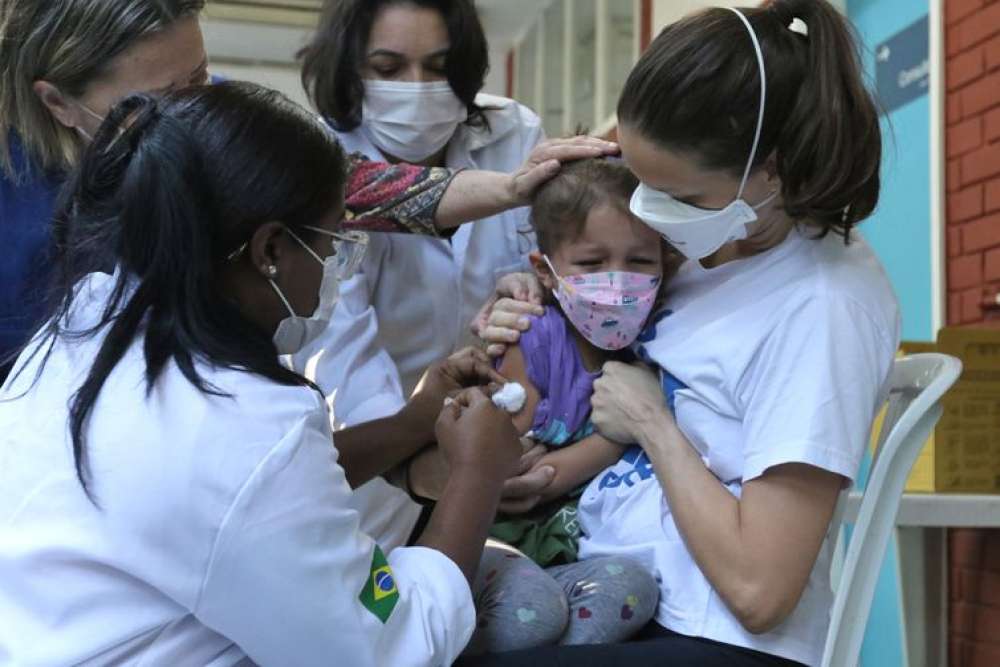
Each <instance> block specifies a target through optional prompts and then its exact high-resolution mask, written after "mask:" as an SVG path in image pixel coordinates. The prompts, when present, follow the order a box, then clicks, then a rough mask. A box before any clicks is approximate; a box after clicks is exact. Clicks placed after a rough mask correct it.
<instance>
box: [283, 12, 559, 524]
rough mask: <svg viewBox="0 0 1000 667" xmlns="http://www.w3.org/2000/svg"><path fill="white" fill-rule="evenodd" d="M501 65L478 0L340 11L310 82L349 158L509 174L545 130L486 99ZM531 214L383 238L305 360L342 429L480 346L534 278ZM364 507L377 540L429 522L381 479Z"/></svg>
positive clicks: (312, 52) (323, 32) (314, 53)
mask: <svg viewBox="0 0 1000 667" xmlns="http://www.w3.org/2000/svg"><path fill="white" fill-rule="evenodd" d="M442 7H446V9H445V10H442V9H441V8H442ZM488 66H489V63H488V53H487V44H486V38H485V36H484V34H483V30H482V26H481V25H480V23H479V19H478V17H477V15H476V10H475V8H474V6H473V4H472V2H471V0H458V1H456V2H451V3H429V2H428V3H422V2H416V3H410V2H406V3H400V2H391V1H390V2H386V1H384V0H337V1H336V2H328V3H327V7H326V11H325V14H324V16H323V19H322V22H321V26H320V29H319V30H318V31H317V34H316V37H315V39H314V41H313V43H312V44H311V45H310V47H309V48H308V49H307V55H306V58H305V62H304V76H303V79H304V81H305V82H306V85H307V88H308V89H309V92H310V94H311V97H312V99H313V102H314V104H315V105H316V107H317V108H318V110H319V111H320V113H321V114H322V115H323V116H324V118H326V119H327V121H328V122H329V123H330V125H331V126H332V127H333V128H334V130H335V132H336V135H337V137H338V138H339V139H340V141H341V143H342V145H343V146H344V147H345V148H346V149H347V150H348V151H349V152H359V153H361V154H364V155H366V156H368V157H369V158H372V159H376V160H388V161H389V162H398V161H405V162H411V163H415V164H425V165H433V166H447V167H451V168H456V169H463V168H475V169H490V170H496V171H510V170H512V169H515V168H516V167H517V166H518V165H520V164H521V163H522V162H524V160H525V159H526V157H527V156H528V154H529V153H530V152H531V150H532V148H534V147H535V145H536V144H538V143H539V142H540V141H541V140H542V138H543V132H542V129H541V123H540V121H539V118H538V116H537V115H535V113H534V112H532V111H531V110H529V109H528V108H527V107H525V106H523V105H521V104H518V103H517V102H515V101H514V100H511V99H507V98H503V97H496V96H493V95H485V94H482V93H479V91H480V89H481V88H482V86H483V80H484V76H485V74H486V71H487V69H488ZM527 215H528V209H527V208H520V209H514V210H509V211H505V212H503V213H500V214H499V215H496V216H491V217H488V218H485V219H482V220H480V221H478V222H475V223H473V224H470V225H465V226H463V227H462V228H461V229H459V230H458V231H457V232H456V233H455V234H454V235H453V236H451V237H450V238H448V239H428V238H423V237H421V238H417V237H408V236H400V235H396V234H392V235H380V236H379V237H377V238H373V239H372V241H371V243H370V244H369V249H368V253H367V256H366V258H365V261H364V263H363V264H362V267H361V270H360V271H359V272H358V274H357V275H356V276H355V277H354V278H352V279H351V280H349V281H347V282H346V283H345V284H344V285H343V286H342V288H341V302H340V306H339V308H338V309H337V312H336V314H335V315H334V317H333V320H332V322H331V326H330V328H329V329H328V330H327V331H326V333H325V334H324V335H322V336H321V337H320V338H319V339H318V340H317V341H316V342H315V343H314V344H313V345H312V346H310V347H309V348H307V349H306V350H305V351H304V353H303V354H302V355H300V356H299V357H298V358H297V359H296V366H297V367H298V368H300V369H301V370H303V371H305V372H306V373H307V374H308V376H309V377H310V378H311V379H314V380H315V381H316V383H317V384H318V385H319V386H320V387H321V388H323V390H324V391H326V392H328V393H331V394H332V393H334V392H335V397H334V404H333V409H334V414H335V417H336V420H337V422H338V423H342V424H358V423H362V422H365V421H368V420H371V419H377V418H379V417H384V416H386V415H390V414H393V413H395V412H396V411H397V410H399V409H400V407H401V406H402V405H403V404H404V403H405V397H406V396H409V394H410V393H411V392H412V391H413V389H414V387H415V386H416V384H417V382H418V381H419V380H420V377H421V375H422V374H423V372H424V369H426V368H427V367H428V366H429V365H430V364H431V363H433V362H434V361H435V360H437V359H441V358H443V357H445V356H447V355H449V354H451V353H452V352H454V351H455V350H457V349H459V348H461V347H463V346H465V345H469V344H472V343H473V342H474V339H473V337H472V336H471V333H470V332H469V323H470V321H471V320H472V319H473V317H474V316H475V314H476V312H477V310H478V309H479V308H480V307H481V306H482V305H483V303H484V302H485V301H486V299H487V298H488V297H489V296H490V294H492V292H493V289H494V286H495V285H496V281H497V279H498V278H499V277H501V276H503V275H506V274H509V273H513V272H518V271H523V270H525V269H527V266H528V265H527V263H526V257H527V253H528V252H529V251H531V250H532V249H533V248H534V246H535V239H534V234H533V232H532V231H531V226H530V225H529V224H528V220H527ZM334 349H335V350H338V353H337V354H336V355H332V354H331V353H330V350H334ZM360 498H368V499H370V503H369V511H367V512H365V514H366V516H367V519H368V520H369V521H371V522H372V523H371V524H370V525H369V526H368V528H369V530H371V531H372V532H375V533H378V534H380V535H384V536H385V538H386V539H387V540H388V541H389V542H390V543H394V544H398V543H402V542H403V541H405V539H406V537H407V536H408V534H409V532H410V530H411V528H412V526H413V524H414V522H415V521H416V518H417V516H418V514H419V507H418V506H417V505H416V504H414V503H413V502H411V501H410V499H409V498H408V497H407V496H406V494H403V493H400V492H399V491H398V490H396V489H394V488H391V487H388V486H386V485H385V484H384V482H382V481H381V480H376V481H375V482H373V483H372V484H371V485H369V486H367V487H365V488H363V489H361V490H360Z"/></svg>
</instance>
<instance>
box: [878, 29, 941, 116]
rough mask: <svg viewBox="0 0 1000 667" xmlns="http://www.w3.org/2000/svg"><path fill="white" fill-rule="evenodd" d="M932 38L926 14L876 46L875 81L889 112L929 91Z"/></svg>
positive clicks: (880, 96)
mask: <svg viewBox="0 0 1000 667" xmlns="http://www.w3.org/2000/svg"><path fill="white" fill-rule="evenodd" d="M929 40H930V32H929V24H928V20H927V16H926V15H925V16H924V17H923V18H921V19H920V20H919V21H917V22H916V23H913V24H911V25H909V26H907V27H906V28H903V29H902V30H901V31H899V32H897V33H896V34H895V35H893V36H892V37H890V38H889V39H887V40H886V41H884V42H882V43H881V44H879V45H878V46H876V47H875V82H876V85H877V87H878V96H879V100H880V101H881V103H882V105H883V107H884V108H885V112H886V113H889V112H891V111H893V110H894V109H898V108H899V107H901V106H903V105H904V104H906V103H907V102H910V101H911V100H915V99H917V98H918V97H921V96H923V95H926V94H927V88H928V86H929V85H930V73H931V69H930V58H929V53H930V47H929Z"/></svg>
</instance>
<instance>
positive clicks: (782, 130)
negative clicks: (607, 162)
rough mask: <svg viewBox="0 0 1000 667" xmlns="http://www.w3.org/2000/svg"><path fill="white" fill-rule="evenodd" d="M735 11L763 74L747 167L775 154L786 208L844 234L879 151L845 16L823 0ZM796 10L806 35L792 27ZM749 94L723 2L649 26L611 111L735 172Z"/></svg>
mask: <svg viewBox="0 0 1000 667" xmlns="http://www.w3.org/2000/svg"><path fill="white" fill-rule="evenodd" d="M740 11H742V12H743V14H744V16H746V18H747V20H748V21H750V24H751V25H752V26H753V28H754V31H755V32H756V33H757V37H758V39H759V41H760V44H761V49H762V51H763V54H764V66H765V70H766V75H767V101H766V108H765V113H764V125H763V128H762V131H761V139H760V145H759V147H758V149H757V154H756V158H755V160H754V166H755V167H759V166H761V165H762V164H763V163H764V162H765V161H766V160H767V159H768V157H770V156H771V155H772V154H774V155H775V156H776V159H777V170H778V175H779V177H780V178H781V181H782V193H781V194H782V197H783V200H784V207H785V210H786V212H787V213H788V215H789V216H790V217H791V218H793V219H795V220H801V221H804V222H808V223H811V224H814V225H816V226H818V227H819V228H820V230H821V234H820V235H821V236H825V235H826V234H827V233H829V232H831V231H832V232H834V233H835V234H838V235H840V236H843V237H844V239H845V240H846V239H847V238H848V236H849V233H850V229H851V227H852V226H853V225H854V224H856V223H858V222H860V221H861V220H864V219H865V218H867V217H868V216H869V215H870V214H871V213H872V211H873V210H874V209H875V206H876V204H877V203H878V196H879V187H880V181H879V167H880V163H881V157H882V139H881V131H880V128H879V119H878V112H877V110H876V106H875V103H874V101H873V100H872V97H871V95H870V94H869V92H868V90H867V89H866V88H865V85H864V82H863V77H862V69H861V59H860V54H859V50H858V43H857V40H856V38H855V35H854V33H853V30H852V28H851V25H850V24H849V23H848V21H847V20H846V19H845V18H844V17H843V16H841V15H840V13H839V12H838V11H837V10H836V9H835V8H834V7H833V6H832V5H830V4H829V3H828V2H826V1H825V0H770V1H769V2H767V3H766V4H765V5H764V6H763V7H759V8H746V9H741V10H740ZM795 19H798V20H799V21H801V23H802V24H803V25H804V26H805V30H806V31H807V32H808V34H802V32H800V31H799V30H797V29H796V30H793V29H792V27H793V25H792V24H793V22H795ZM795 23H796V26H797V25H798V22H795ZM759 104H760V74H759V71H758V66H757V60H756V57H755V55H754V50H753V44H752V42H751V39H750V35H749V34H748V33H747V30H746V27H745V26H744V25H743V23H742V22H741V21H740V20H739V17H737V16H736V15H735V14H733V12H731V11H730V10H728V9H721V8H713V9H708V10H705V11H702V12H699V13H697V14H693V15H691V16H689V17H687V18H685V19H683V20H681V21H678V22H677V23H674V24H672V25H670V26H668V27H667V28H665V29H664V30H663V32H661V33H660V35H659V36H658V37H657V38H656V40H654V42H653V43H652V44H651V45H650V47H649V49H648V50H647V51H646V53H645V54H644V55H643V56H642V58H641V59H640V60H639V63H638V64H637V65H636V67H635V69H634V70H633V71H632V74H631V75H630V76H629V78H628V81H627V82H626V84H625V88H624V90H623V91H622V95H621V98H620V101H619V103H618V117H619V120H620V122H621V123H622V125H626V126H629V127H631V128H634V129H635V130H636V131H638V132H639V133H640V134H642V135H643V136H644V137H646V138H648V139H650V140H652V141H654V142H655V143H658V144H660V145H663V146H665V147H669V148H670V149H672V150H676V151H679V152H683V153H686V154H690V155H691V156H693V157H694V158H695V159H697V160H699V161H700V163H701V164H702V166H703V167H704V168H706V169H718V170H724V171H727V172H730V173H732V174H733V175H735V176H742V172H743V169H744V167H745V166H746V161H747V159H748V158H749V155H750V147H751V144H752V143H753V135H754V130H755V127H756V123H757V113H758V109H759Z"/></svg>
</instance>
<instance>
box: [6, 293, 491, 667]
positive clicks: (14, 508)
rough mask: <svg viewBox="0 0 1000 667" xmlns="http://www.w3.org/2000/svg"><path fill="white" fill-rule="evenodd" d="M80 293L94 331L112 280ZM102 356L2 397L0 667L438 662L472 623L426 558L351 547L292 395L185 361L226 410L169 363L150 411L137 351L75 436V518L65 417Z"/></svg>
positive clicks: (350, 525) (305, 394) (331, 472)
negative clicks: (82, 452)
mask: <svg viewBox="0 0 1000 667" xmlns="http://www.w3.org/2000/svg"><path fill="white" fill-rule="evenodd" d="M87 284H88V285H89V287H84V288H83V289H82V292H86V290H88V289H89V290H90V291H91V294H92V296H93V298H92V299H91V300H89V301H87V300H86V299H83V297H81V298H80V311H82V314H83V316H84V317H85V318H87V321H91V322H92V321H94V320H95V319H96V317H95V316H96V313H97V312H99V310H100V309H103V307H104V303H105V301H106V298H107V294H108V292H109V290H110V287H111V281H110V279H109V277H108V276H106V275H103V274H95V275H94V276H92V277H91V278H90V280H89V281H88V283H87ZM78 326H82V325H80V324H79V323H78ZM102 339H103V334H102V335H99V336H97V337H96V338H93V339H89V340H82V341H75V340H69V341H67V340H64V339H60V340H59V341H58V342H57V343H56V345H55V347H54V348H53V350H52V354H51V356H50V357H49V359H48V363H47V365H46V366H45V370H44V372H43V373H42V374H41V376H39V378H38V380H37V382H36V383H34V384H32V381H33V380H34V379H35V376H36V371H37V365H38V363H39V361H40V360H41V358H42V356H44V355H41V354H39V355H37V356H36V357H35V358H34V359H33V360H31V361H26V360H27V356H26V355H27V354H29V353H28V352H26V353H25V354H24V355H22V356H21V359H20V360H19V362H18V364H19V365H20V364H25V363H27V366H26V368H25V371H24V373H23V374H21V375H20V376H18V377H16V378H15V377H13V376H12V377H10V378H8V380H7V383H6V384H5V386H4V387H3V390H2V391H0V664H3V665H19V666H22V665H23V666H29V665H71V664H73V665H75V664H81V663H82V664H93V665H110V664H114V665H178V666H186V665H191V666H192V667H193V666H195V665H197V666H198V667H202V666H204V665H212V667H224V666H227V665H233V664H236V663H238V662H240V661H243V660H244V659H245V658H246V657H249V658H250V659H251V660H252V661H253V662H255V663H257V664H260V665H265V666H266V665H330V664H343V665H352V666H353V665H358V666H372V667H374V666H375V665H412V666H413V667H417V666H421V667H422V666H425V665H446V664H450V663H451V661H452V660H454V659H455V657H456V656H457V655H458V654H459V653H460V652H461V650H462V649H463V648H464V646H465V644H466V642H467V641H468V639H469V637H470V636H471V634H472V630H473V627H474V623H475V610H474V609H473V603H472V595H471V592H470V590H469V586H468V584H467V583H466V581H465V577H464V576H463V575H462V573H461V571H460V570H459V569H458V567H457V566H456V565H455V563H453V562H452V561H451V560H450V559H449V558H448V557H446V556H445V555H443V554H442V553H440V552H438V551H435V550H432V549H426V548H421V547H413V548H398V549H395V550H393V551H392V552H391V553H388V554H387V555H385V553H384V552H383V550H381V549H379V547H378V545H377V544H376V543H375V541H373V540H372V538H370V537H369V536H368V535H365V534H364V533H363V532H361V531H360V530H359V517H358V514H357V512H355V511H354V510H353V509H352V508H351V506H350V504H351V503H350V498H351V489H350V488H349V487H348V485H347V481H346V480H345V478H344V471H343V469H341V467H340V466H339V465H338V464H337V452H336V449H334V446H333V441H332V434H331V432H330V421H329V416H328V414H327V411H326V408H325V405H324V404H323V401H322V399H321V397H320V396H319V395H318V393H317V392H315V391H312V390H310V389H308V388H306V387H287V386H281V385H278V384H276V383H274V382H271V381H269V380H267V379H265V378H262V377H259V376H255V375H252V374H250V373H247V372H241V371H236V370H227V369H221V368H213V367H210V366H208V365H207V364H204V363H201V362H198V363H197V370H198V372H199V373H201V374H202V377H203V378H204V379H205V381H206V382H207V383H209V384H210V385H211V386H212V387H215V388H217V389H218V390H219V391H221V392H225V393H227V394H229V395H228V396H213V395H209V394H206V393H203V392H201V391H199V390H198V389H196V388H195V387H194V386H193V385H192V384H191V383H190V382H189V381H188V380H187V379H186V378H185V377H183V375H182V373H181V371H180V369H179V368H178V367H177V365H176V364H174V363H172V362H171V363H170V364H168V365H167V367H166V368H165V370H164V372H163V374H162V375H161V376H160V377H159V379H158V380H157V381H156V383H155V385H154V387H153V390H152V391H151V392H150V393H148V394H147V392H146V383H145V376H144V373H145V360H144V358H143V351H142V349H143V346H142V341H136V342H135V343H134V344H132V345H131V346H130V347H129V349H128V350H127V351H126V353H125V356H124V358H123V359H122V360H121V362H120V363H119V364H118V365H117V366H116V367H115V369H114V370H113V372H112V373H111V374H110V376H109V377H108V379H107V382H106V383H105V384H104V387H103V388H102V390H101V393H100V397H99V398H98V400H97V402H96V403H95V405H94V408H93V412H92V413H91V416H90V419H89V420H88V422H87V425H86V429H85V431H86V436H87V450H86V451H87V459H86V460H87V461H88V463H89V469H90V471H91V473H92V476H91V478H90V479H91V481H90V489H91V490H92V492H93V493H94V496H95V498H96V500H97V502H98V504H99V506H95V505H94V504H93V503H91V502H90V500H88V498H87V497H86V496H85V495H84V491H83V488H82V487H81V485H80V482H79V481H78V480H77V478H76V471H75V470H74V466H73V455H72V449H71V445H70V442H69V437H68V429H67V419H68V415H67V412H68V410H67V405H68V401H69V398H70V396H71V395H72V393H73V392H74V391H75V390H76V388H77V387H78V386H79V384H80V382H81V381H82V379H83V377H84V374H85V373H86V372H87V370H89V368H90V366H91V364H92V362H93V358H94V356H95V354H96V350H97V347H98V346H99V345H100V343H101V342H102ZM22 394H23V396H22V397H21V398H17V399H15V400H11V399H14V398H15V397H17V396H20V395H22ZM384 551H385V552H388V549H386V550H384Z"/></svg>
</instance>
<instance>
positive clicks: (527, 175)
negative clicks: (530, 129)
mask: <svg viewBox="0 0 1000 667" xmlns="http://www.w3.org/2000/svg"><path fill="white" fill-rule="evenodd" d="M619 151H620V149H619V148H618V144H616V143H613V142H610V141H605V140H603V139H598V138H597V137H587V136H579V137H571V138H568V139H549V140H548V141H543V142H542V143H540V144H538V145H537V146H535V148H534V149H533V150H532V151H531V154H530V155H528V159H527V160H526V161H525V163H524V164H523V165H521V168H520V169H518V170H517V171H515V172H514V173H513V174H511V175H510V196H511V198H512V200H513V201H514V202H515V203H516V204H519V205H527V204H530V203H531V198H532V197H533V196H534V195H535V192H536V191H537V190H538V188H539V187H541V186H542V184H544V183H545V182H546V181H548V180H549V179H551V178H552V177H553V176H555V175H556V174H558V173H559V167H560V166H561V165H562V164H564V163H566V162H572V161H573V160H581V159H584V158H594V157H601V156H604V155H617V154H618V153H619Z"/></svg>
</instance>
